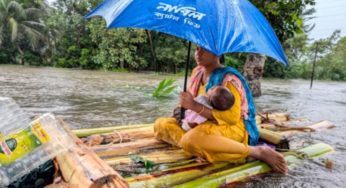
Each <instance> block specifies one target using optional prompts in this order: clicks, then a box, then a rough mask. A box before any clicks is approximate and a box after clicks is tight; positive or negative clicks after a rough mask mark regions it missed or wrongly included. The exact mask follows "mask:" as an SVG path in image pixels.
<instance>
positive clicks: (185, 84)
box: [180, 41, 191, 119]
mask: <svg viewBox="0 0 346 188" xmlns="http://www.w3.org/2000/svg"><path fill="white" fill-rule="evenodd" d="M190 52H191V42H190V41H189V47H188V50H187V58H186V66H185V78H184V92H186V86H187V76H188V73H189V67H190ZM184 112H185V109H184V108H181V114H180V117H181V119H184V115H185V113H184Z"/></svg>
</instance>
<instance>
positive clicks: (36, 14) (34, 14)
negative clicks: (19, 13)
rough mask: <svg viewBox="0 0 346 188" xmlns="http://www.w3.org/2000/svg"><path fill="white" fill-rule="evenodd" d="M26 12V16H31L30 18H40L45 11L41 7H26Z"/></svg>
mask: <svg viewBox="0 0 346 188" xmlns="http://www.w3.org/2000/svg"><path fill="white" fill-rule="evenodd" d="M25 14H26V16H27V17H29V18H34V19H38V18H40V17H41V16H42V15H44V14H45V11H44V10H42V9H39V8H34V7H31V8H27V9H25Z"/></svg>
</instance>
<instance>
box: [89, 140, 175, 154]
mask: <svg viewBox="0 0 346 188" xmlns="http://www.w3.org/2000/svg"><path fill="white" fill-rule="evenodd" d="M167 147H171V146H170V145H168V144H166V143H164V142H162V141H159V140H156V139H154V138H150V139H140V140H136V141H134V142H127V143H122V144H115V145H100V146H94V147H92V150H93V151H94V152H95V153H96V154H97V155H98V156H99V157H101V158H110V157H113V158H114V157H117V156H121V155H128V154H129V153H130V152H131V153H138V152H139V151H143V150H150V149H161V148H167Z"/></svg>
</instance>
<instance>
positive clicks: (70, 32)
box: [0, 0, 346, 80]
mask: <svg viewBox="0 0 346 188" xmlns="http://www.w3.org/2000/svg"><path fill="white" fill-rule="evenodd" d="M100 2H101V1H100V0H57V1H55V3H54V4H53V5H48V4H46V3H45V1H44V0H36V1H32V0H0V63H2V64H22V65H35V66H55V67H66V68H81V69H105V70H115V71H141V70H151V71H157V72H171V73H177V72H179V71H181V70H183V67H184V62H185V60H186V54H187V42H186V41H184V40H181V39H178V38H176V37H172V36H169V35H166V34H163V33H158V32H154V31H148V30H139V29H106V26H105V21H104V20H103V19H101V18H93V19H90V20H85V19H84V18H83V16H84V15H85V14H86V13H87V12H88V11H90V10H91V9H92V8H93V7H95V6H96V5H97V4H99V3H100ZM252 2H253V3H254V4H255V5H256V6H257V7H259V9H260V10H261V11H262V12H263V14H264V15H265V16H266V17H267V19H268V20H269V21H270V22H271V24H272V25H273V28H274V30H275V32H276V33H277V35H278V37H279V39H280V40H281V41H282V43H283V46H284V48H285V50H286V54H287V56H288V58H289V62H290V66H288V67H284V66H283V65H281V64H279V63H277V62H274V60H273V59H268V60H267V63H266V65H265V76H266V77H277V78H309V77H310V75H311V70H312V62H313V60H314V54H315V47H316V44H319V45H318V46H317V49H318V52H317V64H316V65H317V67H316V76H317V78H320V79H334V80H345V79H346V72H345V70H346V67H345V64H346V62H345V59H346V58H345V56H346V55H345V50H342V49H345V47H346V42H345V41H346V39H345V38H341V39H340V37H339V33H338V32H336V33H334V34H333V36H331V37H330V38H328V39H324V40H321V41H316V42H315V43H312V44H311V43H308V42H309V40H308V38H307V35H306V33H307V32H308V30H309V27H310V28H312V26H307V25H304V22H305V21H306V20H307V19H308V18H309V16H311V15H312V14H313V13H314V9H309V10H306V7H307V5H310V6H312V5H314V4H315V0H305V1H286V0H278V1H275V2H270V1H268V2H267V1H259V0H253V1H252ZM192 54H193V53H192ZM246 55H247V54H243V53H237V54H226V55H225V58H224V59H225V64H226V65H229V66H233V67H235V68H238V69H239V70H241V71H242V67H243V65H244V63H245V60H246ZM191 59H193V56H191Z"/></svg>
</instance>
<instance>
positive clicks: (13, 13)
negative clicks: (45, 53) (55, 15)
mask: <svg viewBox="0 0 346 188" xmlns="http://www.w3.org/2000/svg"><path fill="white" fill-rule="evenodd" d="M42 14H43V11H42V9H39V8H34V7H31V8H25V7H23V5H22V4H21V3H19V2H17V1H13V0H0V48H2V49H3V50H2V53H1V59H0V62H2V63H15V62H19V63H21V64H24V56H25V52H26V50H32V51H33V52H38V50H39V49H40V48H39V47H40V44H42V42H45V41H46V39H47V38H46V36H45V29H46V27H45V24H44V23H43V22H42V21H41V20H40V17H41V16H42Z"/></svg>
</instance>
